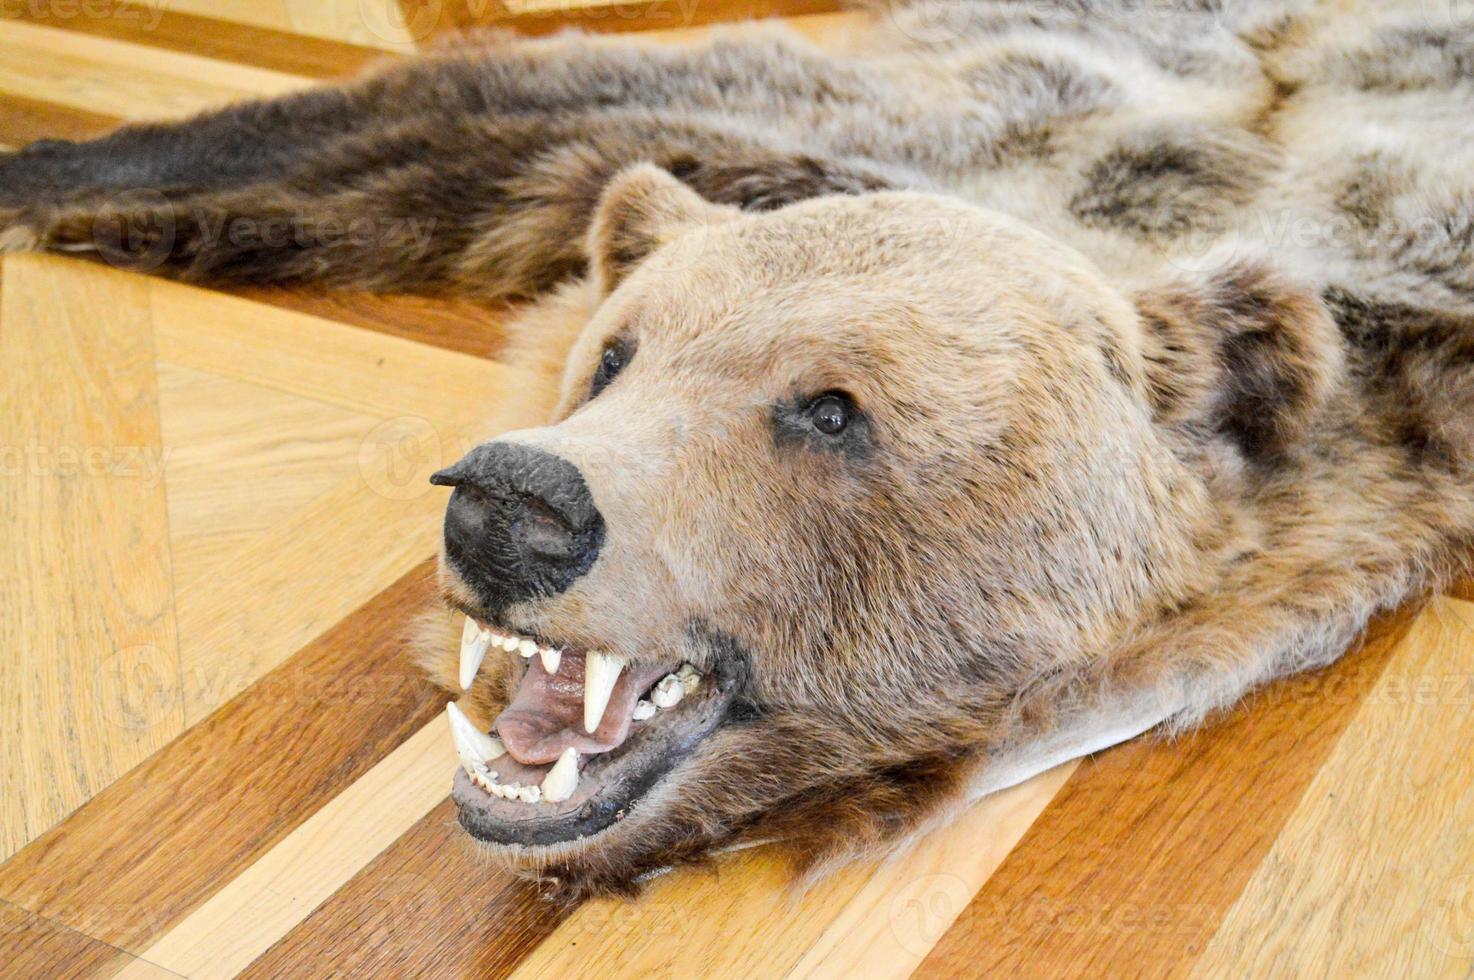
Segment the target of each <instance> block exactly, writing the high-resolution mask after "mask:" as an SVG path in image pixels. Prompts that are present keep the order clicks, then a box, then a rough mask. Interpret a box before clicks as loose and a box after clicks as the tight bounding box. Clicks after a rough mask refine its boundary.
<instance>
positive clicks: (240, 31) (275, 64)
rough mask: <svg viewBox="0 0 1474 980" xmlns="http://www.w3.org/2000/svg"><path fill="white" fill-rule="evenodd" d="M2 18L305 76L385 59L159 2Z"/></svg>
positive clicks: (54, 8) (30, 10) (12, 13)
mask: <svg viewBox="0 0 1474 980" xmlns="http://www.w3.org/2000/svg"><path fill="white" fill-rule="evenodd" d="M0 18H5V19H10V20H19V21H24V22H26V23H29V24H35V25H38V26H41V27H50V28H54V29H57V30H64V31H72V32H75V33H80V34H89V35H92V36H95V37H103V38H111V39H112V40H115V41H127V42H129V43H131V44H135V45H142V46H145V47H157V48H163V49H165V50H168V51H178V52H182V53H185V54H189V55H194V56H200V57H205V58H210V59H213V60H216V61H227V62H233V63H237V64H243V65H251V66H253V67H256V68H266V69H269V70H271V71H277V72H284V73H286V74H289V75H301V76H303V77H304V78H320V79H333V78H342V77H344V76H346V75H351V74H353V73H355V72H358V71H361V70H363V69H364V68H366V67H368V66H369V65H372V64H376V63H378V62H381V61H384V60H385V59H386V58H388V57H389V53H388V52H386V51H384V50H383V49H382V48H374V47H363V46H361V45H357V44H349V43H347V42H344V41H341V40H332V39H328V38H318V37H309V36H307V35H304V34H298V33H292V32H289V31H283V30H276V29H273V28H271V27H263V26H259V25H256V24H246V23H239V22H237V23H230V22H227V21H222V20H218V19H215V18H214V17H201V16H198V15H197V14H192V13H184V12H181V11H180V10H178V9H169V8H168V7H166V6H164V5H162V4H159V3H150V4H140V3H129V2H122V0H119V2H116V3H108V4H106V5H100V6H98V7H97V8H96V12H95V13H92V14H89V13H86V12H85V11H84V10H82V9H81V5H80V4H78V5H77V6H76V7H75V8H73V7H70V6H62V5H56V4H45V5H36V4H29V3H27V4H14V5H10V6H0Z"/></svg>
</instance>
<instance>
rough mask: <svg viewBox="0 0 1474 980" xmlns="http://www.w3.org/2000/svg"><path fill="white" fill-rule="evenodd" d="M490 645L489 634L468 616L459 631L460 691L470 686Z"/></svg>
mask: <svg viewBox="0 0 1474 980" xmlns="http://www.w3.org/2000/svg"><path fill="white" fill-rule="evenodd" d="M490 645H491V634H490V633H488V632H486V630H484V629H482V628H481V626H480V624H478V623H477V622H476V620H474V619H472V618H471V617H470V616H467V617H466V625H465V627H464V628H463V629H462V630H461V678H460V680H461V690H463V691H464V690H465V689H466V688H468V687H470V686H471V682H472V681H474V680H475V679H476V671H478V670H480V669H481V661H482V660H484V659H486V648H487V647H489V646H490Z"/></svg>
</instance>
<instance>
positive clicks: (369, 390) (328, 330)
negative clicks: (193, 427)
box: [151, 280, 548, 426]
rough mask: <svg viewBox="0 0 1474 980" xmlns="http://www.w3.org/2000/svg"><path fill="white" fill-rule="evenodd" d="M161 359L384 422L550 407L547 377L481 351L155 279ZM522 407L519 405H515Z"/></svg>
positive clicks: (470, 420) (474, 417) (458, 419)
mask: <svg viewBox="0 0 1474 980" xmlns="http://www.w3.org/2000/svg"><path fill="white" fill-rule="evenodd" d="M151 282H152V285H153V294H152V296H151V301H152V303H153V308H154V311H155V323H156V333H157V337H158V341H157V342H158V348H159V359H160V360H161V361H166V362H168V363H171V364H176V365H179V366H181V367H187V368H191V369H193V370H197V371H205V372H208V373H211V374H216V375H220V376H222V377H229V378H236V379H238V380H241V381H246V382H249V383H251V384H256V385H263V386H265V387H268V388H274V389H277V390H279V391H284V392H288V393H291V394H295V395H300V396H302V397H305V398H311V399H313V400H315V401H321V402H326V403H328V404H332V405H338V406H341V407H343V408H347V409H350V410H352V411H355V412H362V413H366V414H369V415H373V416H375V417H378V418H391V417H398V416H411V417H422V418H427V419H435V420H439V421H444V422H449V423H455V424H463V425H467V426H476V425H477V424H478V423H484V425H485V426H491V425H493V424H494V423H493V422H484V420H483V417H484V416H487V415H488V413H489V412H490V410H491V407H492V406H494V405H495V404H496V403H497V402H498V401H499V400H500V401H511V402H515V403H517V404H519V405H533V406H534V408H535V410H536V411H542V410H543V407H544V406H545V405H546V404H547V400H548V399H547V391H546V389H547V387H548V386H547V385H546V383H545V382H544V381H543V380H542V379H541V378H538V377H534V376H531V375H528V374H527V373H525V372H522V371H518V370H516V369H513V368H508V367H505V366H503V365H499V364H494V363H491V362H489V361H486V360H484V359H482V358H479V357H473V356H470V355H468V354H461V353H458V352H456V351H452V350H446V349H443V348H436V347H431V346H428V345H426V344H421V343H417V342H415V341H412V340H406V339H403V338H401V337H392V336H389V335H387V334H382V333H376V332H370V331H365V330H362V329H359V328H357V327H350V326H344V325H343V324H340V323H334V322H332V321H330V320H326V319H323V318H321V317H317V316H312V315H310V314H306V313H299V312H296V311H293V310H288V309H283V308H281V307H276V306H267V305H265V304H262V303H257V302H252V301H250V300H246V299H241V298H238V297H234V296H222V295H221V294H219V293H213V292H209V291H207V290H203V289H196V288H193V287H190V286H182V285H179V284H178V283H171V282H165V281H162V280H151ZM513 407H515V406H513Z"/></svg>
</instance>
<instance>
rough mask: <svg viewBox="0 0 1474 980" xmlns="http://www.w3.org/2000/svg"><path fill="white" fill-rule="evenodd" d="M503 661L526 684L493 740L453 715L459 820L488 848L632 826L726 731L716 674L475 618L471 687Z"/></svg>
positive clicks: (469, 643)
mask: <svg viewBox="0 0 1474 980" xmlns="http://www.w3.org/2000/svg"><path fill="white" fill-rule="evenodd" d="M496 655H502V656H507V657H510V658H511V659H512V660H513V661H514V663H513V664H512V667H511V669H512V670H514V671H517V672H520V676H517V675H514V677H516V683H515V689H516V693H515V694H514V696H513V697H512V699H511V702H510V703H509V704H508V705H507V706H506V708H505V709H504V710H503V711H502V712H501V714H500V715H498V716H497V718H496V720H495V722H494V723H493V725H492V731H491V733H487V732H484V731H482V730H481V729H480V728H478V727H477V726H476V724H475V723H474V722H472V721H471V719H470V718H468V717H467V716H466V715H465V714H464V713H463V712H462V711H461V709H460V708H459V707H457V706H456V705H455V704H454V703H452V704H449V705H447V706H446V712H447V715H448V716H449V720H450V728H451V735H452V737H453V738H454V739H455V745H456V754H457V755H458V756H459V758H460V762H461V769H460V771H459V772H458V773H457V774H456V780H455V788H454V792H453V794H452V795H453V797H454V799H455V802H456V804H457V806H458V807H459V808H460V822H461V824H462V826H464V827H465V828H466V830H467V831H468V832H470V833H471V835H472V836H474V837H476V838H477V839H479V840H482V841H486V842H488V843H493V844H516V845H522V846H539V845H547V844H556V843H562V842H567V841H572V840H576V839H578V838H581V837H587V836H589V835H591V834H594V833H597V832H598V831H600V830H603V829H605V828H606V827H608V826H609V825H610V824H612V823H614V822H617V821H619V820H621V819H623V818H624V816H626V815H627V814H628V812H629V811H630V810H631V808H632V807H633V806H634V805H635V804H636V803H637V802H638V801H639V800H640V798H641V797H643V796H644V795H645V794H646V793H648V792H649V790H650V789H651V788H652V787H653V786H654V785H655V784H656V783H658V782H659V781H660V779H661V777H663V776H664V775H665V774H666V773H667V772H668V771H669V770H670V769H671V768H672V767H673V766H674V765H675V764H676V763H677V762H678V761H679V760H680V759H681V758H682V757H683V756H684V755H686V754H687V753H688V752H689V751H690V750H691V748H692V747H693V746H694V745H695V744H696V743H697V742H699V741H700V740H701V739H702V738H704V737H705V736H706V735H707V734H709V733H710V732H711V731H712V729H713V728H715V727H716V725H717V724H718V722H719V721H720V720H721V715H722V711H723V708H724V705H725V701H726V698H725V697H724V696H723V694H722V692H721V686H720V685H719V684H718V683H717V678H716V676H715V674H714V673H708V674H703V673H701V672H700V671H698V670H697V669H696V668H695V667H694V666H693V665H691V664H689V663H684V662H680V661H670V662H662V661H650V662H644V661H641V662H625V661H622V660H620V659H618V658H616V657H613V656H610V655H608V654H604V653H601V652H599V651H597V650H581V649H577V648H573V647H570V646H557V645H554V644H552V643H550V642H546V641H539V640H536V639H533V638H531V637H527V636H523V635H520V634H518V633H514V632H512V631H510V630H507V629H505V628H500V627H496V626H488V625H486V624H485V623H483V622H480V621H478V620H476V619H473V618H470V617H468V618H467V620H466V626H465V630H464V632H463V634H462V640H461V665H460V682H461V686H462V687H469V686H470V685H471V683H472V682H473V681H474V680H475V678H476V675H477V673H478V672H479V671H480V669H481V667H482V664H483V662H484V661H485V658H486V657H487V656H496Z"/></svg>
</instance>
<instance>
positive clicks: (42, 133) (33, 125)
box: [0, 93, 119, 147]
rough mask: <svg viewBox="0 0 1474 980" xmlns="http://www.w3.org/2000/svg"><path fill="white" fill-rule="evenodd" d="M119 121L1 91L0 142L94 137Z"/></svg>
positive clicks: (16, 144)
mask: <svg viewBox="0 0 1474 980" xmlns="http://www.w3.org/2000/svg"><path fill="white" fill-rule="evenodd" d="M118 121H119V120H118V118H117V117H116V116H108V115H103V114H101V113H96V112H88V111H86V110H85V109H71V108H67V107H64V106H58V105H55V104H53V103H50V102H43V101H41V100H39V99H28V98H24V97H22V96H18V95H9V94H5V93H0V143H5V144H6V145H8V146H11V147H22V146H25V145H26V144H27V143H31V142H34V141H35V140H39V139H65V140H86V139H93V138H94V137H97V136H102V135H103V134H105V133H107V132H108V131H109V130H111V129H113V127H115V126H117V124H118Z"/></svg>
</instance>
